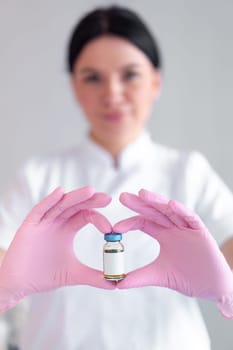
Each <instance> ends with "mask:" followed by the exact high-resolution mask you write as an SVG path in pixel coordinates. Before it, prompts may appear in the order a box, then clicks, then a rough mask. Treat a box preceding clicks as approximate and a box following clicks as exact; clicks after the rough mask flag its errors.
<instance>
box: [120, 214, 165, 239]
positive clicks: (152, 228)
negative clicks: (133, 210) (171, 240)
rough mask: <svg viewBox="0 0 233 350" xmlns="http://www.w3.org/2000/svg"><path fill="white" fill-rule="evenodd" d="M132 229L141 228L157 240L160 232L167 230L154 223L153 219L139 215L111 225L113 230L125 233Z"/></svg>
mask: <svg viewBox="0 0 233 350" xmlns="http://www.w3.org/2000/svg"><path fill="white" fill-rule="evenodd" d="M134 230H141V231H143V232H145V233H147V234H149V235H150V236H152V237H154V238H156V239H158V241H159V236H160V233H162V232H165V231H167V229H165V228H164V227H162V226H160V225H158V224H156V223H155V222H153V221H150V220H147V219H145V218H144V217H143V216H141V215H138V216H133V217H131V218H128V219H125V220H122V221H120V222H118V223H117V224H115V225H114V226H113V231H114V232H121V233H126V232H128V231H134Z"/></svg>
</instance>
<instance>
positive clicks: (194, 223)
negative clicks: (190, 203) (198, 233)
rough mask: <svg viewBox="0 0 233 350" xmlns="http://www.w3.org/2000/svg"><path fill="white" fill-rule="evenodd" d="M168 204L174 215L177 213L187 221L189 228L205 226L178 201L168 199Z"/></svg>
mask: <svg viewBox="0 0 233 350" xmlns="http://www.w3.org/2000/svg"><path fill="white" fill-rule="evenodd" d="M169 206H170V208H171V210H172V211H173V212H174V213H175V214H176V215H179V216H180V217H181V218H182V219H183V220H184V221H185V222H186V223H187V225H188V227H189V228H191V229H194V230H199V229H206V226H205V225H204V223H203V222H202V221H201V219H200V218H199V216H198V215H197V214H195V213H193V212H192V211H191V210H190V209H188V208H186V207H185V206H184V205H183V204H181V203H180V202H177V201H174V200H172V201H170V203H169Z"/></svg>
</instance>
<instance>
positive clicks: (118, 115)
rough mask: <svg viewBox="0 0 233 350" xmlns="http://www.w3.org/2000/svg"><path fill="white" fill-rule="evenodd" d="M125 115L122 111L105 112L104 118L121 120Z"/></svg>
mask: <svg viewBox="0 0 233 350" xmlns="http://www.w3.org/2000/svg"><path fill="white" fill-rule="evenodd" d="M123 117H124V114H123V113H122V112H110V113H105V114H104V119H105V120H109V121H119V120H121V119H122V118H123Z"/></svg>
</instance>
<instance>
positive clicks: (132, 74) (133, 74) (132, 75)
mask: <svg viewBox="0 0 233 350" xmlns="http://www.w3.org/2000/svg"><path fill="white" fill-rule="evenodd" d="M138 76H139V74H138V72H135V71H128V72H125V73H124V76H123V78H124V80H132V79H135V78H137V77H138Z"/></svg>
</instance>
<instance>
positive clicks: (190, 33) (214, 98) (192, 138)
mask: <svg viewBox="0 0 233 350" xmlns="http://www.w3.org/2000/svg"><path fill="white" fill-rule="evenodd" d="M115 3H118V4H121V3H122V4H124V5H128V6H130V7H132V8H133V9H135V10H136V11H138V12H139V14H141V16H142V17H143V18H144V19H145V20H146V22H147V23H148V25H149V27H150V28H151V29H152V31H153V33H154V34H155V36H156V37H157V38H158V39H159V43H160V46H161V48H162V52H163V57H164V73H163V75H164V81H163V92H162V97H161V100H160V102H159V103H158V104H157V105H156V106H155V108H154V112H153V115H152V117H151V121H150V127H151V132H152V135H153V138H154V140H156V141H159V142H161V143H166V144H169V145H172V146H175V147H178V148H183V149H197V150H200V151H201V152H202V153H204V155H205V156H206V157H207V158H208V159H209V161H210V162H211V164H212V165H213V167H214V168H215V169H216V170H217V172H218V173H219V174H220V175H221V176H222V178H223V179H224V180H225V182H226V183H227V184H228V186H229V187H231V188H232V189H233V167H232V156H231V150H232V144H233V142H232V125H233V121H232V114H233V106H232V96H231V95H232V89H233V69H232V64H233V21H232V15H233V1H232V0H221V1H220V0H183V1H182V0H170V1H168V0H154V1H151V0H143V1H142V0H134V2H133V5H132V1H131V0H124V1H115ZM101 4H111V2H108V1H105V2H103V1H102V2H98V1H94V0H86V1H77V0H76V1H74V0H37V1H36V0H0V118H1V119H0V120H1V124H0V158H1V171H0V191H1V192H3V191H4V189H5V187H6V186H8V185H9V184H10V182H11V180H12V178H13V177H14V174H15V172H16V171H17V169H18V167H19V166H20V165H21V164H22V163H23V162H24V161H25V160H26V159H27V158H28V157H30V156H31V155H34V154H35V153H36V154H44V153H47V152H50V151H52V150H55V149H62V148H64V147H68V146H70V145H74V144H76V143H77V142H78V140H79V138H80V135H81V134H82V133H83V131H84V130H85V127H86V125H85V122H84V121H83V119H82V116H81V115H80V110H79V109H78V107H77V106H76V105H75V103H74V100H73V96H72V94H71V91H70V89H69V76H68V75H67V73H66V67H65V49H66V44H67V38H68V36H69V34H70V31H71V30H72V28H73V25H74V24H75V23H76V21H77V19H78V18H79V17H80V16H81V15H83V13H84V12H85V11H86V10H89V9H91V8H93V7H94V6H96V5H101ZM202 304H203V305H202V308H203V312H204V316H205V319H206V322H207V326H208V329H209V332H210V335H211V339H212V342H213V349H214V350H217V349H221V350H232V348H233V335H232V329H233V323H232V322H233V321H229V320H226V319H223V318H222V317H221V316H220V315H219V314H218V311H217V310H216V308H215V307H214V305H212V304H211V303H205V304H204V303H202ZM187 350H188V349H187Z"/></svg>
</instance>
